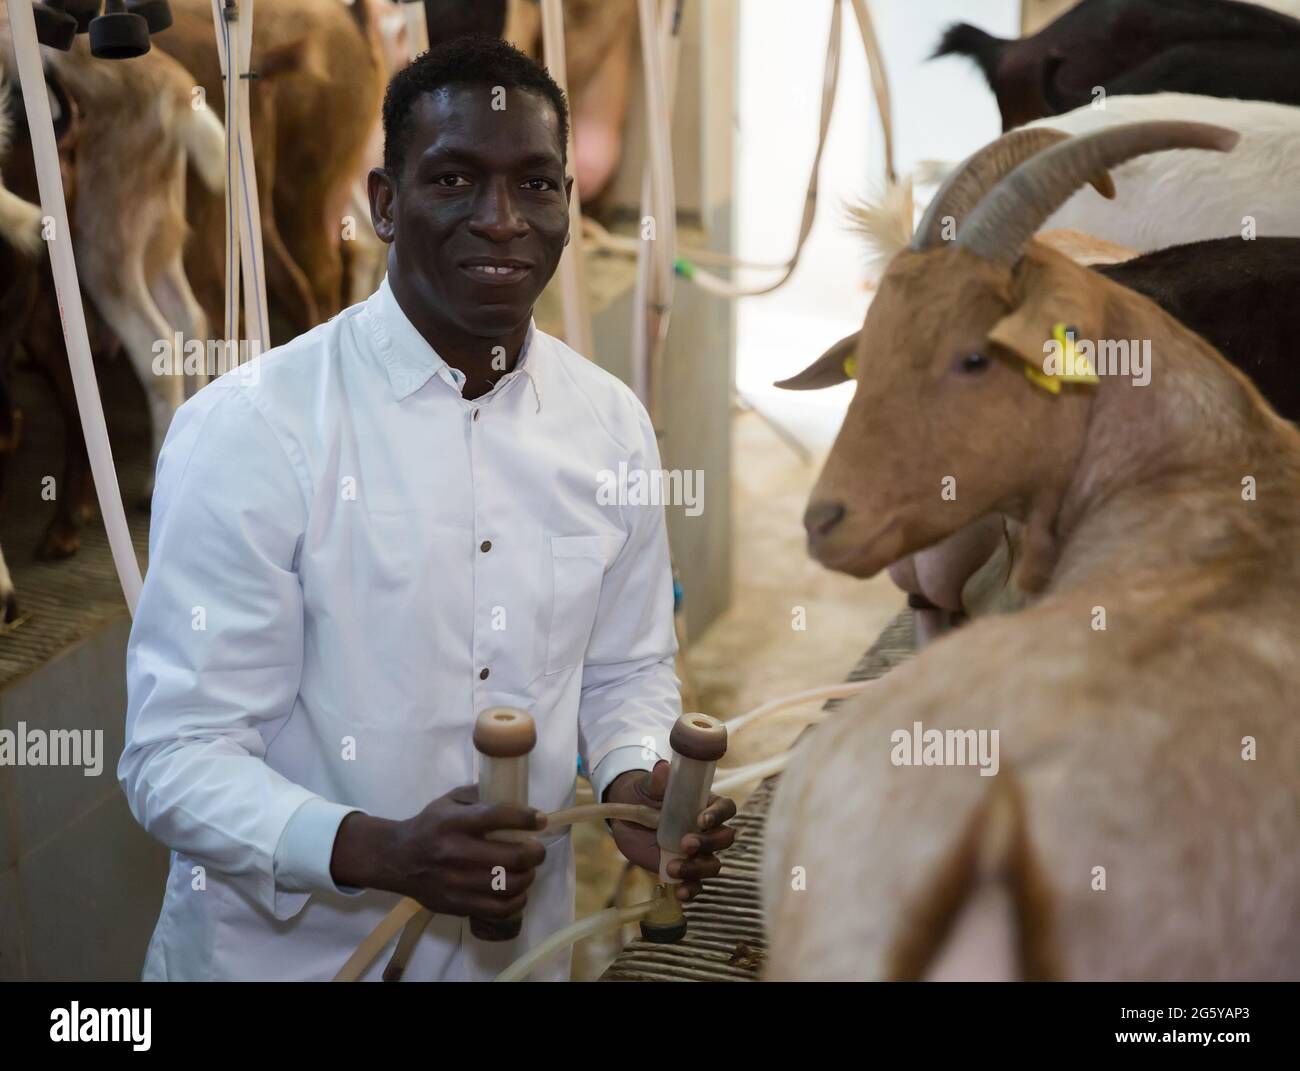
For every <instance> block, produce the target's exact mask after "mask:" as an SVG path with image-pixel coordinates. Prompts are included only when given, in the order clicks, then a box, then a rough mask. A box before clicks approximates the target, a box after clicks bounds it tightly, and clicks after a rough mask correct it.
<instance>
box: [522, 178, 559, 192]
mask: <svg viewBox="0 0 1300 1071" xmlns="http://www.w3.org/2000/svg"><path fill="white" fill-rule="evenodd" d="M524 185H525V186H526V187H528V189H530V190H537V191H539V192H540V191H544V190H554V189H556V188H557V187H556V185H555V183H554V182H552V181H551V180H550V179H546V178H531V179H528V180H527V181H526V182H525V183H524Z"/></svg>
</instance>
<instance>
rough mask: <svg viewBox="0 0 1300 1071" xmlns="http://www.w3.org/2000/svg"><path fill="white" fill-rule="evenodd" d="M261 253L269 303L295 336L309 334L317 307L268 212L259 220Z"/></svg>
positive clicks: (308, 283) (308, 284)
mask: <svg viewBox="0 0 1300 1071" xmlns="http://www.w3.org/2000/svg"><path fill="white" fill-rule="evenodd" d="M270 202H271V199H270V198H269V197H268V198H267V199H266V201H265V202H264V203H265V204H268V205H269V204H270ZM360 225H361V224H358V226H360ZM366 225H367V226H368V225H369V223H368V222H367V223H366ZM262 252H263V255H264V256H265V257H266V288H267V291H268V293H269V298H268V300H270V301H272V302H274V304H275V307H276V308H278V309H279V310H280V312H282V313H283V314H284V316H285V317H286V318H287V319H288V321H289V325H290V327H291V328H292V330H293V332H294V333H295V334H297V335H300V334H302V333H303V332H304V331H310V330H311V329H312V328H313V327H315V326H316V325H317V324H318V323H320V322H321V319H322V317H321V314H320V306H318V305H317V304H316V295H315V293H313V292H312V288H311V281H310V280H309V279H308V278H307V275H306V273H305V272H304V271H303V270H302V268H301V267H300V266H299V265H298V262H297V261H296V260H294V259H293V254H292V253H290V252H289V247H288V246H286V245H285V244H284V238H283V237H281V235H280V230H279V227H278V226H277V225H276V223H275V220H274V219H273V218H271V216H270V214H269V212H268V213H266V214H265V215H264V218H263V220H262ZM266 345H267V347H268V348H269V347H270V346H271V345H272V341H271V339H266Z"/></svg>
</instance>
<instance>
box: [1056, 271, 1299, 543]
mask: <svg viewBox="0 0 1300 1071" xmlns="http://www.w3.org/2000/svg"><path fill="white" fill-rule="evenodd" d="M1107 311H1108V315H1107V317H1106V319H1107V332H1108V335H1107V337H1110V338H1117V339H1118V338H1125V339H1151V340H1152V355H1151V357H1152V359H1151V364H1152V368H1151V380H1150V383H1148V384H1147V385H1146V386H1136V385H1134V384H1133V383H1132V381H1131V379H1130V378H1128V377H1121V376H1110V377H1107V376H1102V378H1101V382H1100V384H1099V385H1098V386H1097V387H1095V388H1094V389H1095V391H1096V396H1095V398H1094V400H1093V402H1092V407H1091V413H1090V416H1089V421H1088V426H1087V431H1086V433H1085V436H1084V443H1083V449H1082V451H1081V453H1080V455H1079V458H1078V461H1077V463H1076V464H1075V466H1074V468H1073V471H1072V473H1071V474H1070V476H1069V479H1068V481H1067V482H1066V485H1065V487H1064V489H1063V491H1061V492H1059V493H1060V507H1059V509H1058V510H1057V511H1056V513H1055V522H1054V524H1053V529H1054V537H1055V540H1056V542H1057V545H1058V548H1059V549H1060V552H1061V554H1062V555H1063V558H1066V559H1068V558H1069V557H1071V555H1070V547H1071V544H1073V543H1075V542H1084V543H1087V544H1088V552H1087V553H1086V554H1085V555H1082V556H1080V555H1078V554H1075V555H1073V558H1074V563H1073V564H1075V565H1077V564H1079V563H1080V562H1081V561H1097V562H1101V561H1104V560H1106V559H1107V558H1110V559H1111V562H1112V567H1113V563H1114V561H1130V562H1133V563H1134V564H1136V565H1140V564H1142V562H1144V561H1146V562H1147V564H1149V563H1150V560H1158V559H1159V556H1160V555H1161V554H1170V555H1172V556H1173V557H1177V556H1178V554H1177V551H1178V549H1179V548H1181V549H1183V550H1185V551H1189V552H1194V551H1195V550H1196V549H1197V545H1198V544H1199V543H1204V544H1206V545H1207V546H1208V545H1210V544H1214V545H1216V546H1217V545H1218V544H1219V543H1220V542H1221V541H1222V539H1223V534H1224V530H1223V527H1222V523H1213V520H1214V518H1215V517H1216V515H1217V517H1218V518H1220V519H1221V520H1224V519H1226V517H1227V515H1228V514H1229V512H1230V511H1231V507H1233V506H1235V505H1237V504H1240V503H1241V502H1242V500H1243V499H1242V490H1243V480H1244V479H1245V478H1246V477H1248V476H1251V477H1254V478H1255V480H1256V483H1257V485H1265V486H1267V485H1268V484H1269V483H1270V482H1271V483H1272V488H1271V490H1272V491H1273V492H1276V490H1277V488H1278V486H1279V485H1282V484H1286V485H1288V487H1289V488H1290V489H1294V490H1295V491H1300V434H1297V432H1296V431H1295V429H1294V428H1292V427H1291V426H1290V425H1289V424H1286V423H1285V422H1283V421H1282V420H1281V419H1280V418H1278V417H1276V416H1275V415H1274V414H1273V413H1272V412H1271V411H1270V410H1269V409H1268V408H1267V406H1266V404H1265V403H1264V402H1263V400H1262V398H1261V397H1260V395H1259V393H1258V391H1256V390H1255V388H1254V386H1253V385H1252V384H1251V383H1250V382H1249V381H1248V380H1247V379H1246V378H1245V376H1243V375H1242V374H1241V373H1240V372H1238V371H1237V370H1236V369H1234V368H1233V367H1232V366H1231V365H1229V364H1228V362H1227V361H1225V360H1224V359H1223V358H1222V357H1221V356H1219V354H1218V353H1217V352H1216V351H1215V350H1214V349H1213V348H1212V347H1211V346H1210V345H1209V344H1208V343H1206V342H1205V341H1204V340H1202V339H1201V338H1200V337H1198V336H1197V335H1195V334H1193V333H1192V332H1190V331H1188V330H1187V329H1186V328H1184V327H1183V326H1182V325H1181V324H1179V323H1178V322H1177V321H1176V320H1174V319H1173V318H1172V317H1170V316H1169V315H1167V314H1166V313H1165V312H1164V311H1163V310H1161V309H1160V308H1159V307H1157V306H1156V305H1154V304H1153V303H1152V302H1150V301H1147V300H1146V299H1145V298H1143V297H1140V296H1139V295H1136V294H1130V293H1129V292H1127V291H1122V290H1119V289H1118V288H1116V290H1115V292H1114V294H1113V295H1111V296H1110V297H1109V298H1108V310H1107ZM1269 498H1270V502H1269V503H1268V504H1267V505H1266V506H1264V507H1263V508H1261V509H1260V510H1259V515H1260V519H1261V520H1263V519H1264V518H1265V517H1273V518H1274V519H1275V520H1277V521H1281V520H1283V518H1281V517H1278V516H1276V513H1277V511H1279V510H1280V511H1281V512H1283V513H1285V512H1287V511H1288V510H1289V511H1290V512H1292V513H1295V512H1297V509H1296V506H1295V498H1296V496H1295V495H1294V494H1292V493H1291V492H1290V490H1288V492H1287V493H1286V494H1284V495H1281V496H1279V495H1276V493H1274V494H1270V496H1269ZM1253 505H1254V504H1253ZM1198 518H1199V519H1201V520H1203V521H1205V522H1206V523H1200V524H1198V523H1194V522H1195V521H1196V520H1197V519H1198ZM1295 520H1296V519H1295V518H1293V519H1292V523H1294V522H1295ZM1110 544H1114V545H1113V546H1109V545H1110ZM1143 546H1146V547H1149V548H1153V549H1152V551H1151V554H1152V558H1151V559H1150V560H1148V559H1147V558H1146V555H1144V554H1143V553H1142V552H1141V550H1140V548H1141V547H1143ZM1108 551H1114V552H1115V554H1117V555H1119V556H1118V557H1115V556H1114V555H1111V554H1109V553H1108ZM1183 557H1184V558H1186V557H1187V556H1186V555H1183ZM1071 564H1072V563H1071V562H1069V561H1067V560H1063V561H1062V565H1063V566H1067V567H1069V566H1070V565H1071Z"/></svg>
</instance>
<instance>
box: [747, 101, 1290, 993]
mask: <svg viewBox="0 0 1300 1071" xmlns="http://www.w3.org/2000/svg"><path fill="white" fill-rule="evenodd" d="M1008 137H1009V138H1014V137H1015V135H1014V134H1013V135H1009V136H1008ZM1002 140H1003V143H1004V148H1007V149H1008V151H1007V158H1005V159H1003V160H1002V161H1000V162H997V163H998V166H995V167H993V168H992V169H990V170H988V171H986V172H985V173H983V174H967V175H966V176H965V179H966V180H967V181H965V183H964V185H959V187H957V188H955V189H949V190H947V191H946V194H947V196H946V197H945V200H944V203H943V204H942V205H940V206H939V207H938V212H937V213H935V212H932V213H931V214H930V215H929V216H927V220H926V221H923V223H922V227H921V229H920V231H919V233H918V238H917V241H916V242H915V243H914V244H913V247H912V248H911V249H909V250H908V251H907V252H905V253H903V254H900V255H899V256H898V257H897V258H895V260H894V261H893V263H892V264H891V266H890V268H889V270H888V271H887V272H886V273H885V275H884V277H883V279H882V281H881V284H880V289H879V293H878V296H877V297H876V299H875V301H874V302H873V304H872V305H871V308H870V310H869V311H868V313H867V317H866V322H865V325H864V327H863V330H862V335H861V339H860V343H859V347H858V349H857V352H856V358H857V369H856V379H857V394H856V396H855V398H854V400H853V402H852V404H851V406H850V408H849V411H848V415H847V417H846V419H845V423H844V427H843V429H842V430H841V432H840V435H839V437H838V439H837V440H836V443H835V446H834V448H833V449H832V452H831V455H830V458H829V460H828V461H827V464H826V467H825V469H824V471H823V472H822V475H821V477H820V479H819V480H818V483H817V486H816V488H815V489H814V491H813V493H812V496H811V500H810V504H809V507H808V511H807V514H806V517H805V523H806V525H807V528H808V531H809V545H810V549H811V552H812V553H813V554H814V556H815V557H817V558H818V559H819V560H821V561H822V562H823V564H826V565H828V566H830V567H832V568H835V569H839V570H841V571H844V572H848V573H850V574H852V575H854V576H870V575H873V574H874V573H876V572H878V571H879V570H881V569H883V568H885V567H886V566H887V565H889V564H890V563H891V562H894V561H897V560H898V559H900V558H902V557H904V556H905V555H907V554H910V553H912V552H914V551H916V550H919V549H921V548H922V547H925V546H929V545H931V544H933V543H935V542H936V541H937V540H940V539H942V538H944V537H945V536H947V535H948V534H950V533H952V532H954V531H956V530H957V529H959V528H961V527H962V526H963V525H966V524H969V523H970V522H972V521H974V520H976V519H977V518H980V517H983V516H985V515H987V514H989V513H994V512H996V513H1001V514H1003V515H1006V516H1009V517H1012V518H1014V519H1016V520H1017V521H1018V522H1020V523H1022V524H1023V525H1024V526H1025V535H1024V554H1023V557H1022V560H1021V562H1020V567H1019V572H1018V575H1017V580H1018V583H1019V585H1020V586H1021V588H1023V589H1024V590H1025V591H1027V592H1029V593H1031V594H1032V596H1033V597H1032V599H1031V601H1030V604H1029V605H1028V606H1026V607H1025V608H1024V609H1022V610H1020V611H1019V612H1017V613H1014V614H1008V615H998V616H993V617H986V618H983V619H980V620H977V621H975V622H973V623H972V624H971V625H969V626H967V627H965V628H962V629H960V630H958V631H956V632H955V633H952V634H950V635H948V636H946V637H945V638H943V639H942V640H940V641H939V642H937V643H935V644H933V645H931V646H929V647H928V648H926V650H925V651H924V652H923V653H921V654H919V655H918V656H917V657H916V658H915V659H914V660H912V661H911V662H909V663H907V664H905V665H903V666H901V667H900V668H898V669H896V670H894V671H893V672H892V673H890V674H889V676H888V677H886V678H884V679H883V680H882V681H880V682H879V683H878V684H877V685H875V686H873V687H872V688H871V689H870V690H868V691H867V692H865V693H863V694H862V696H861V697H859V698H858V699H856V700H854V701H852V702H851V703H849V704H846V706H845V707H843V708H842V709H841V710H839V711H837V712H836V713H835V715H833V716H832V717H831V718H830V719H828V720H827V721H826V722H824V723H823V724H822V725H820V726H819V727H818V729H817V730H816V731H815V732H813V733H811V734H809V736H808V737H807V738H806V740H805V741H804V742H803V743H801V744H800V746H799V747H798V748H797V749H796V752H795V754H794V756H793V757H792V760H791V765H790V767H789V769H788V770H787V772H786V774H785V775H784V778H783V781H782V783H781V785H780V787H779V789H778V792H777V797H776V800H775V802H774V806H773V811H772V815H771V819H770V822H769V825H768V831H767V857H766V866H765V870H766V873H765V880H764V893H765V907H766V912H767V922H768V933H769V938H770V954H769V960H768V976H769V977H772V978H777V979H814V978H816V979H832V978H883V979H914V978H952V977H980V976H983V977H1019V978H1071V979H1192V978H1202V979H1219V980H1229V979H1246V978H1251V979H1280V978H1296V977H1300V857H1297V856H1296V853H1295V852H1294V851H1293V850H1292V846H1293V845H1294V844H1295V843H1296V841H1297V838H1300V719H1298V718H1297V716H1296V712H1295V696H1296V694H1297V693H1300V663H1298V662H1297V660H1296V659H1295V656H1294V652H1295V650H1296V648H1297V646H1298V645H1300V614H1297V611H1296V605H1297V601H1298V600H1300V560H1297V557H1296V554H1295V533H1296V530H1297V526H1298V525H1300V432H1297V430H1296V428H1295V427H1294V426H1293V425H1291V424H1289V423H1287V422H1286V421H1284V420H1282V419H1281V418H1280V417H1279V416H1278V415H1277V414H1276V413H1274V412H1273V411H1272V410H1271V409H1270V408H1269V406H1268V405H1267V403H1266V402H1265V401H1264V400H1263V398H1262V397H1261V395H1260V394H1259V392H1258V391H1257V390H1256V389H1255V387H1254V386H1253V385H1252V384H1251V383H1250V382H1249V380H1248V379H1247V378H1246V377H1245V376H1244V375H1243V374H1242V373H1241V372H1239V371H1238V370H1236V369H1235V368H1233V367H1232V366H1230V365H1229V364H1228V362H1227V361H1225V360H1224V359H1223V357H1222V356H1220V355H1219V354H1218V353H1217V352H1216V351H1215V350H1214V349H1213V348H1212V347H1211V346H1209V344H1208V343H1206V342H1205V341H1204V340H1203V339H1201V338H1200V337H1198V336H1197V335H1195V334H1193V333H1192V332H1191V331H1189V330H1187V329H1186V328H1184V327H1183V326H1181V325H1180V324H1179V323H1178V322H1177V321H1175V320H1174V319H1173V318H1171V317H1170V316H1169V315H1167V314H1166V313H1164V312H1163V311H1162V310H1161V309H1160V308H1159V307H1157V306H1156V305H1155V304H1154V303H1152V302H1151V301H1150V300H1148V299H1147V298H1145V297H1143V296H1141V295H1139V294H1137V293H1134V292H1133V291H1131V290H1128V289H1125V288H1123V287H1121V286H1119V285H1117V284H1115V283H1113V282H1111V281H1109V280H1107V279H1105V278H1103V277H1102V276H1100V275H1099V274H1097V273H1095V272H1091V271H1088V270H1087V269H1085V268H1082V267H1080V266H1078V265H1076V264H1073V263H1072V262H1070V261H1069V260H1068V259H1067V258H1065V257H1063V256H1062V255H1060V254H1058V253H1056V252H1054V251H1052V250H1049V249H1047V248H1045V247H1043V246H1041V245H1040V244H1038V243H1036V242H1034V241H1031V240H1030V236H1031V235H1032V234H1033V233H1034V231H1035V230H1037V228H1038V227H1039V226H1040V225H1041V224H1042V222H1043V221H1044V220H1045V219H1047V218H1048V217H1049V216H1050V215H1051V213H1052V212H1053V211H1054V209H1055V208H1056V207H1057V206H1058V205H1059V204H1061V203H1062V202H1063V201H1064V200H1065V198H1067V197H1068V196H1070V195H1071V194H1072V193H1073V192H1074V191H1075V190H1076V189H1077V188H1078V187H1079V186H1080V185H1081V184H1082V183H1083V182H1084V181H1086V180H1087V179H1088V178H1089V177H1090V176H1096V175H1098V173H1099V172H1100V171H1102V170H1103V169H1107V168H1110V167H1115V166H1118V165H1119V164H1120V163H1121V162H1123V161H1124V160H1127V159H1130V158H1132V157H1134V156H1136V155H1139V154H1142V153H1146V152H1155V151H1159V150H1162V149H1169V148H1175V147H1182V148H1203V149H1218V150H1226V149H1228V148H1230V147H1231V146H1232V145H1233V144H1234V143H1235V136H1234V135H1233V134H1232V133H1231V132H1229V131H1225V130H1222V129H1220V128H1213V127H1207V126H1204V125H1201V124H1192V123H1141V124H1134V125H1132V126H1129V127H1116V128H1112V129H1109V130H1106V131H1104V132H1100V133H1097V134H1093V135H1089V136H1086V137H1081V138H1076V139H1071V140H1070V141H1067V142H1065V143H1063V144H1060V145H1057V146H1055V147H1054V148H1051V149H1048V150H1046V151H1044V152H1041V153H1038V154H1037V155H1033V156H1032V158H1031V159H1027V160H1024V162H1020V160H1019V159H1017V154H1016V152H1014V151H1013V150H1014V148H1015V144H1016V143H1015V142H1008V141H1007V139H1002ZM1023 155H1024V154H1023V153H1022V154H1020V157H1021V159H1023ZM944 215H950V216H953V217H955V220H956V222H957V223H958V227H957V231H956V240H955V243H954V244H952V245H946V244H940V242H939V241H938V240H937V238H936V236H935V234H934V232H933V230H932V229H931V226H932V225H933V224H934V223H935V221H936V219H939V218H941V217H942V216H944ZM1057 324H1065V325H1069V326H1071V327H1073V328H1075V329H1076V332H1077V333H1076V335H1075V337H1076V339H1082V340H1108V339H1137V340H1143V339H1145V340H1150V341H1151V343H1152V347H1153V362H1154V371H1153V374H1152V376H1151V378H1150V381H1149V383H1148V384H1147V385H1140V384H1138V383H1136V382H1134V381H1133V380H1132V379H1131V378H1129V377H1123V376H1118V375H1099V376H1096V377H1093V382H1091V383H1086V382H1064V383H1062V382H1060V380H1059V378H1058V379H1056V380H1055V382H1054V383H1051V384H1049V383H1048V382H1047V381H1048V379H1050V378H1051V377H1050V376H1048V377H1045V376H1044V372H1045V371H1049V370H1048V369H1045V367H1044V364H1043V359H1044V352H1045V346H1044V343H1045V342H1046V341H1047V340H1048V339H1050V338H1051V337H1052V334H1053V328H1054V326H1055V325H1057ZM1051 386H1058V387H1059V388H1060V389H1059V391H1054V390H1052V389H1049V387H1051ZM953 490H955V496H954V495H951V494H945V493H944V492H945V491H953ZM918 723H919V725H918ZM935 730H937V731H938V733H939V736H937V737H936V736H934V731H935ZM995 731H996V732H997V733H998V735H997V736H992V735H991V734H992V733H993V732H995ZM981 732H982V733H985V734H990V735H986V736H984V737H980V741H981V743H983V742H986V741H991V742H992V746H991V747H990V749H989V750H990V752H991V762H988V763H985V762H983V761H982V757H981V762H980V765H981V767H982V768H981V769H980V770H976V769H973V768H971V765H972V761H971V760H972V756H971V755H967V756H965V759H966V761H965V762H963V761H962V756H961V755H960V754H959V753H958V751H957V748H958V747H959V746H960V747H962V748H965V747H969V746H972V745H973V743H974V739H975V737H976V736H977V735H978V734H980V733H981ZM967 733H969V735H965V734H967ZM918 737H922V738H923V739H924V740H925V751H924V752H923V753H922V754H909V751H910V750H911V748H910V743H911V741H912V740H914V739H916V738H918ZM935 740H938V741H940V743H941V745H942V747H946V748H948V749H950V750H949V753H948V754H942V753H940V754H937V755H936V754H935V753H933V752H932V751H931V750H930V748H931V745H932V743H933V741H935ZM935 759H937V761H932V760H935ZM945 762H946V765H945ZM931 766H933V767H934V768H931ZM980 774H988V775H992V776H989V777H987V779H986V777H984V776H980ZM792 874H793V875H794V877H795V879H796V880H794V881H793V882H792Z"/></svg>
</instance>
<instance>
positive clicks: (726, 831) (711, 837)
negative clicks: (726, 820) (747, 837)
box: [682, 826, 736, 856]
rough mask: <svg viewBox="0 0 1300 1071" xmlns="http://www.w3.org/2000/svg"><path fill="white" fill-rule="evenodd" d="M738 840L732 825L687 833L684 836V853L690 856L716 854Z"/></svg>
mask: <svg viewBox="0 0 1300 1071" xmlns="http://www.w3.org/2000/svg"><path fill="white" fill-rule="evenodd" d="M735 841H736V831H735V830H734V829H732V828H731V827H730V826H720V827H719V828H717V829H710V830H708V831H706V832H704V833H687V834H686V836H684V837H683V838H682V854H683V855H689V856H697V855H716V854H717V853H718V852H721V851H725V850H726V849H727V848H730V847H731V846H732V844H734V843H735Z"/></svg>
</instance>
